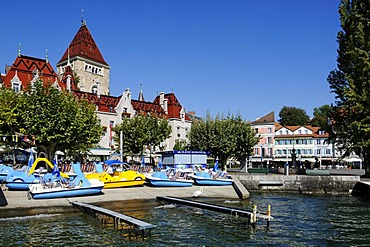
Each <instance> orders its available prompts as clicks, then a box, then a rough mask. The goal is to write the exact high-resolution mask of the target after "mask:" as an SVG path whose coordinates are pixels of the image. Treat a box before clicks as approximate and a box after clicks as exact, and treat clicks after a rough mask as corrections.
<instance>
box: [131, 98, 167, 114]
mask: <svg viewBox="0 0 370 247" xmlns="http://www.w3.org/2000/svg"><path fill="white" fill-rule="evenodd" d="M131 104H132V107H133V108H134V109H135V111H136V112H137V114H138V115H147V114H148V113H150V115H151V116H157V117H166V113H165V112H164V110H163V109H162V107H161V106H160V105H159V104H157V103H155V102H153V103H150V102H144V101H139V100H131Z"/></svg>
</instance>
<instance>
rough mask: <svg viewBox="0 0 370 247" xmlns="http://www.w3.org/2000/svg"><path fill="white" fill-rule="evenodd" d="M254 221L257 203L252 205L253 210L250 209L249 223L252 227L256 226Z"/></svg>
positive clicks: (255, 219)
mask: <svg viewBox="0 0 370 247" xmlns="http://www.w3.org/2000/svg"><path fill="white" fill-rule="evenodd" d="M256 221H257V205H256V204H254V205H253V211H252V214H251V225H252V227H253V228H255V227H256Z"/></svg>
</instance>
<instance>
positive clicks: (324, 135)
mask: <svg viewBox="0 0 370 247" xmlns="http://www.w3.org/2000/svg"><path fill="white" fill-rule="evenodd" d="M301 127H304V128H306V129H309V130H311V131H312V134H294V137H297V138H299V137H317V138H318V137H319V138H328V137H329V134H328V133H326V132H323V133H320V127H313V126H311V125H304V126H281V125H279V127H277V128H276V130H275V132H277V131H279V130H280V129H282V128H286V129H288V130H291V131H296V130H297V129H299V128H301ZM292 136H293V135H275V139H276V138H287V137H292Z"/></svg>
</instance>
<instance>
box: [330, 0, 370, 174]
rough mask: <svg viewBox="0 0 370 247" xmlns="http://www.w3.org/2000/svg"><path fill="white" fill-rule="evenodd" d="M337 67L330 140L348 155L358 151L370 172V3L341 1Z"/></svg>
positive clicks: (333, 76)
mask: <svg viewBox="0 0 370 247" xmlns="http://www.w3.org/2000/svg"><path fill="white" fill-rule="evenodd" d="M339 15H340V21H341V28H342V30H340V31H339V32H338V36H337V41H338V44H339V48H338V57H337V69H335V70H333V71H331V72H330V74H329V76H328V83H329V85H330V88H331V90H332V92H333V93H334V94H335V104H334V106H333V111H332V124H333V126H332V127H333V128H332V130H333V132H332V135H331V136H330V139H329V140H330V141H331V142H335V144H336V146H337V147H338V148H339V149H340V150H341V151H342V152H343V155H348V154H350V153H351V152H356V153H357V154H359V155H361V156H362V157H363V159H364V166H365V169H366V170H367V171H369V158H370V36H369V33H370V2H369V1H360V0H342V1H341V3H340V6H339Z"/></svg>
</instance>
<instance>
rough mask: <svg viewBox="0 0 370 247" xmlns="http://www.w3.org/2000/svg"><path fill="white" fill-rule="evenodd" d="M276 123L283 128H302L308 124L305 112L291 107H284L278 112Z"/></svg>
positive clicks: (308, 119) (308, 118)
mask: <svg viewBox="0 0 370 247" xmlns="http://www.w3.org/2000/svg"><path fill="white" fill-rule="evenodd" d="M279 117H280V119H279V120H278V122H279V123H280V124H281V125H283V126H302V125H307V124H309V122H310V117H309V116H308V115H307V113H306V111H305V110H304V109H301V108H297V107H293V106H284V107H283V108H282V109H281V110H280V112H279Z"/></svg>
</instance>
